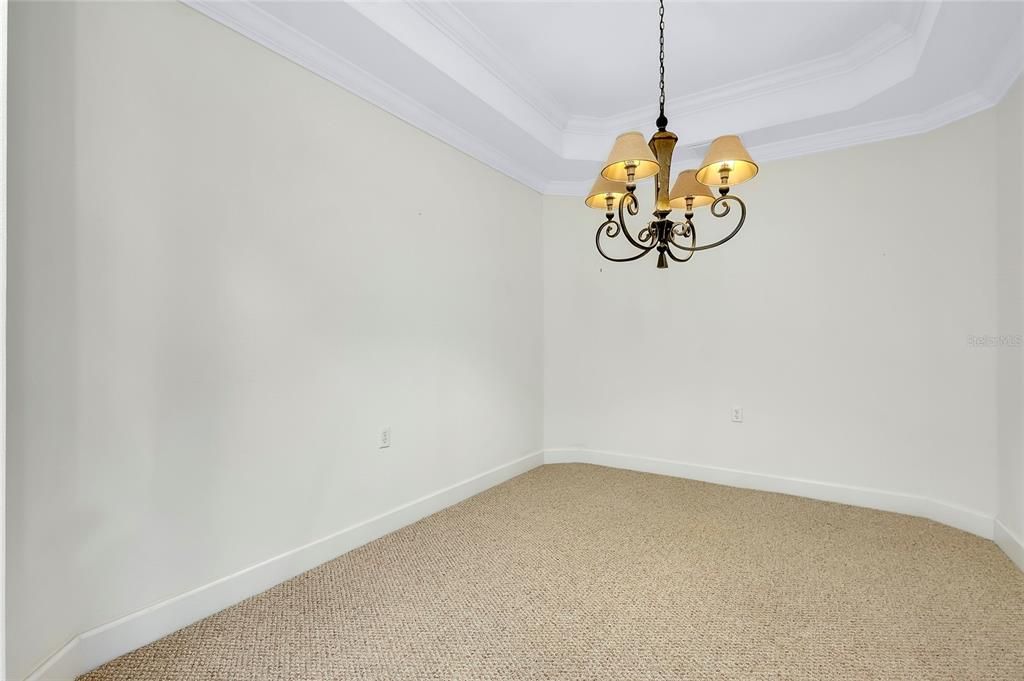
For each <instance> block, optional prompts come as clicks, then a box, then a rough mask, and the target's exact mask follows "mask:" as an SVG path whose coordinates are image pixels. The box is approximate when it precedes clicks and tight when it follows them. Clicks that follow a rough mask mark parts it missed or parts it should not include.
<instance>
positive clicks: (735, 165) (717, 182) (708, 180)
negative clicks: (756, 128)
mask: <svg viewBox="0 0 1024 681" xmlns="http://www.w3.org/2000/svg"><path fill="white" fill-rule="evenodd" d="M723 169H727V170H728V181H727V182H722V171H723ZM754 175H757V164H756V163H754V161H753V159H751V158H750V154H749V153H748V152H747V150H746V148H745V147H744V146H743V142H741V141H740V138H739V137H737V136H736V135H725V136H723V137H719V138H718V139H716V140H715V141H714V142H712V143H711V148H709V149H708V153H707V155H705V156H704V162H703V163H701V166H700V169H699V170H698V171H697V181H698V182H700V183H702V184H706V185H708V186H709V187H719V186H726V185H727V186H730V187H731V186H733V185H737V184H740V183H741V182H746V181H747V180H749V179H751V178H752V177H754Z"/></svg>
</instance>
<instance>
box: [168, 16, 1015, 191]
mask: <svg viewBox="0 0 1024 681" xmlns="http://www.w3.org/2000/svg"><path fill="white" fill-rule="evenodd" d="M185 2H186V4H188V5H190V6H192V7H194V8H195V9H197V10H199V11H200V12H203V13H204V14H207V15H208V16H210V17H212V18H213V19H215V20H217V21H220V22H221V23H223V24H225V25H227V26H229V27H231V28H233V29H235V30H237V31H239V32H240V33H242V34H244V35H246V36H248V37H249V38H252V39H253V40H255V41H257V42H259V43H261V44H263V45H265V46H266V47H268V48H269V49H271V50H274V51H275V52H278V53H280V54H282V55H283V56H285V57H287V58H289V59H291V60H293V61H295V62H297V63H299V64H300V65H302V66H304V67H306V68H308V69H310V70H311V71H314V72H315V73H317V74H319V75H321V76H323V77H324V78H327V79H329V80H331V81H333V82H335V83H337V84H338V85H341V86H342V87H344V88H346V89H348V90H351V91H352V92H354V93H356V94H357V95H359V96H361V97H363V98H365V99H367V100H369V101H371V102H373V103H374V104H376V105H378V106H380V107H381V108H383V109H385V110H387V111H389V112H391V113H393V114H395V115H396V116H399V117H400V118H403V119H404V120H406V121H408V122H409V123H411V124H413V125H415V126H417V127H419V128H421V129H423V130H425V131H426V132H428V133H430V134H432V135H435V136H436V137H439V138H440V139H442V140H444V141H446V142H448V143H449V144H451V145H453V146H455V147H456V148H458V149H461V150H462V151H464V152H465V153H467V154H469V155H471V156H473V157H475V158H477V159H479V160H481V161H483V162H484V163H486V164H488V165H490V166H492V167H494V168H496V169H497V170H499V171H501V172H503V173H505V174H507V175H509V176H511V177H513V178H515V179H517V180H519V181H521V182H523V183H524V184H527V185H529V186H530V187H533V188H534V189H536V190H538V191H541V192H545V193H549V194H577V195H578V194H584V193H585V192H586V191H587V189H588V188H589V186H590V183H591V182H592V181H593V178H594V177H595V175H596V173H597V171H598V170H599V168H600V166H601V161H602V160H603V159H604V157H605V155H606V154H607V152H608V149H609V148H610V147H611V143H612V141H613V140H614V138H615V136H616V135H617V134H619V133H620V132H624V131H626V130H641V131H643V132H645V133H651V132H653V131H654V129H655V126H654V119H655V118H656V117H657V113H658V112H657V104H658V33H657V30H658V6H657V3H655V2H654V1H653V0H650V1H648V0H643V1H641V0H633V1H630V2H585V1H576V2H543V1H537V0H520V1H518V2H502V1H477V2H449V1H448V0H430V1H428V2H401V1H396V0H391V1H377V2H354V3H343V2H322V1H314V2H294V1H288V2H255V1H252V0H232V1H229V2H224V1H223V0H185ZM665 20H666V28H665V43H666V45H665V62H666V63H665V69H666V74H665V88H666V99H667V101H666V114H667V115H668V118H669V121H670V124H669V129H670V130H673V131H674V132H676V133H677V134H678V135H679V138H680V144H679V147H677V149H676V156H675V159H674V165H676V166H678V167H687V166H692V165H695V164H696V163H697V162H698V161H699V159H700V157H701V156H702V155H703V152H704V150H705V149H706V146H707V144H708V142H709V141H710V140H711V139H712V138H714V137H717V136H718V135H721V134H726V133H738V134H741V135H743V138H744V140H745V141H746V142H747V145H748V147H749V148H750V151H751V153H752V154H753V156H754V157H755V158H757V159H759V160H766V161H767V160H773V159H779V158H788V157H793V156H799V155H803V154H809V153H814V152H818V151H824V150H827V149H835V148H840V147H845V146H851V145H855V144H861V143H864V142H870V141H876V140H881V139H888V138H892V137H900V136H904V135H911V134H917V133H921V132H925V131H927V130H931V129H934V128H937V127H939V126H942V125H945V124H947V123H950V122H952V121H954V120H957V119H959V118H963V117H964V116H968V115H970V114H972V113H975V112H977V111H980V110H982V109H985V108H988V107H990V106H992V105H994V104H996V103H997V102H998V101H999V100H1000V99H1001V98H1002V96H1003V95H1004V94H1005V92H1006V90H1007V89H1008V88H1009V87H1010V85H1011V84H1012V83H1013V82H1014V80H1015V79H1016V77H1017V76H1018V75H1019V74H1020V72H1021V69H1022V65H1024V3H1021V2H942V3H938V2H930V3H920V2H906V3H901V2H766V1H759V2H714V3H710V2H680V1H675V2H674V1H672V0H669V2H667V4H666V10H665Z"/></svg>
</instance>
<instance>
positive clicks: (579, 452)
mask: <svg viewBox="0 0 1024 681" xmlns="http://www.w3.org/2000/svg"><path fill="white" fill-rule="evenodd" d="M544 463H546V464H549V463H589V464H594V465H597V466H608V467H610V468H622V469H625V470H631V471H638V472H641V473H656V474H658V475H670V476H672V477H676V478H686V479H688V480H700V481H702V482H711V483H715V484H718V485H728V486H729V487H742V488H744V489H756V490H760V491H763V492H778V493H780V494H791V495H794V496H799V497H806V498H809V499H819V500H821V501H832V502H836V503H840V504H848V505H851V506H860V507H863V508H873V509H877V510H880V511H890V512H893V513H902V514H904V515H912V516H917V517H919V518H928V519H929V520H934V521H936V522H939V523H942V524H943V525H949V526H950V527H955V528H957V529H959V530H963V531H965V532H970V533H971V534H976V535H978V536H979V537H982V538H984V539H992V537H993V530H994V528H993V518H992V516H989V515H986V514H984V513H981V512H979V511H975V510H973V509H969V508H964V507H963V506H958V505H956V504H951V503H948V502H945V501H939V500H936V499H930V498H928V497H922V496H918V495H914V494H905V493H903V492H890V491H888V490H880V489H874V488H870V487H857V486H855V485H842V484H837V483H831V482H821V481H818V480H806V479H803V478H792V477H786V476H780V475H768V474H765V473H751V472H749V471H741V470H735V469H732V468H719V467H717V466H704V465H700V464H692V463H685V462H682V461H671V460H668V459H658V458H654V457H649V456H637V455H635V454H623V453H621V452H608V451H601V450H595V449H581V448H565V449H562V448H553V449H545V450H544Z"/></svg>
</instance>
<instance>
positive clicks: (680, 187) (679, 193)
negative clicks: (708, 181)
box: [668, 168, 715, 210]
mask: <svg viewBox="0 0 1024 681" xmlns="http://www.w3.org/2000/svg"><path fill="white" fill-rule="evenodd" d="M688 196H691V197H693V207H694V208H699V207H701V206H706V205H708V204H709V203H712V202H713V201H714V200H715V197H714V195H713V194H712V193H711V190H710V189H708V188H707V185H703V184H701V183H700V182H698V181H697V171H696V170H693V169H692V168H691V169H690V170H684V171H683V172H681V173H679V176H678V177H677V178H676V183H675V184H673V185H672V190H671V191H669V193H668V198H669V202H668V205H670V206H672V207H673V208H682V209H684V210H685V209H686V197H688Z"/></svg>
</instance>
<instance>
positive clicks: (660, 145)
mask: <svg viewBox="0 0 1024 681" xmlns="http://www.w3.org/2000/svg"><path fill="white" fill-rule="evenodd" d="M678 141H679V138H678V137H676V134H675V133H674V132H670V131H668V130H659V131H658V132H656V133H654V137H652V138H651V142H650V147H651V151H652V152H654V157H655V158H656V159H658V165H659V166H660V167H659V168H658V174H657V175H656V176H655V177H654V191H655V206H654V213H655V215H656V216H657V217H658V219H659V220H661V219H664V218H665V216H666V215H668V214H669V211H671V210H672V206H670V205H669V196H668V193H669V186H670V185H671V184H672V151H673V150H674V149H675V148H676V142H678Z"/></svg>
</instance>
